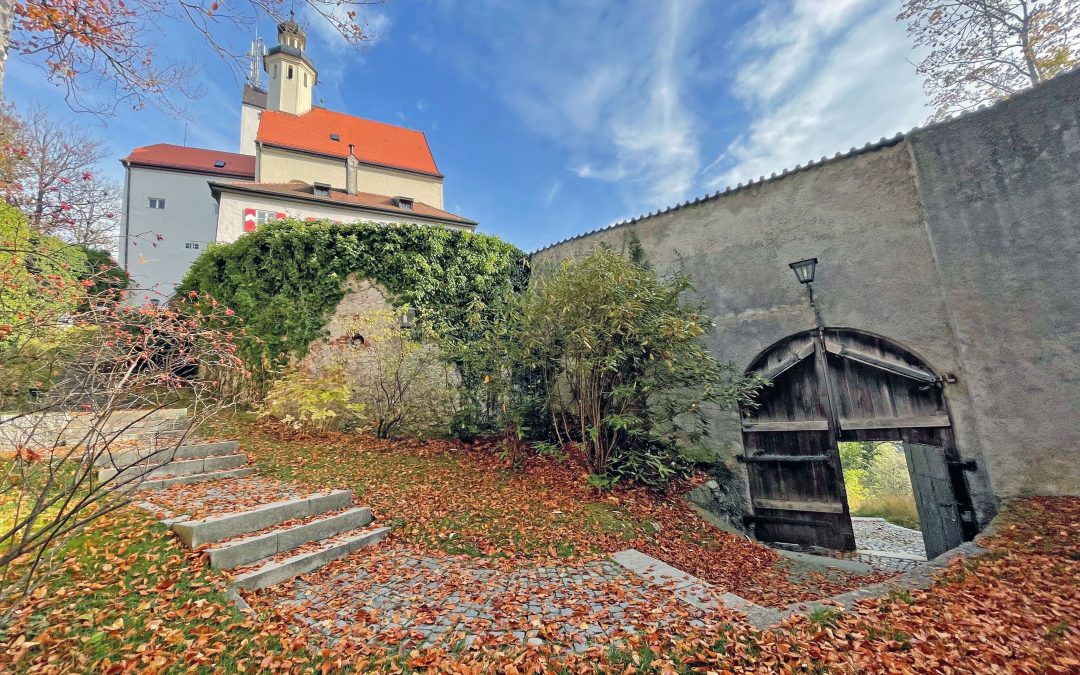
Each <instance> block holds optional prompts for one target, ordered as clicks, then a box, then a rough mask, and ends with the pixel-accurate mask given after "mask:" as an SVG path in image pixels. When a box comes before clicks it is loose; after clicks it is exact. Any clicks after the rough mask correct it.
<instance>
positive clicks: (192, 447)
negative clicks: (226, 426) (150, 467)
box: [96, 441, 242, 468]
mask: <svg viewBox="0 0 1080 675" xmlns="http://www.w3.org/2000/svg"><path fill="white" fill-rule="evenodd" d="M236 454H242V453H240V443H239V442H237V441H213V442H207V441H199V442H196V443H185V444H183V445H178V446H168V447H163V448H139V449H135V450H124V451H119V452H116V453H113V454H102V456H100V457H98V458H97V461H96V464H97V465H98V466H101V467H111V468H116V467H117V466H120V467H124V466H128V465H132V464H145V463H151V464H152V463H154V462H162V461H164V460H170V461H182V460H188V459H206V458H208V457H222V456H227V455H236Z"/></svg>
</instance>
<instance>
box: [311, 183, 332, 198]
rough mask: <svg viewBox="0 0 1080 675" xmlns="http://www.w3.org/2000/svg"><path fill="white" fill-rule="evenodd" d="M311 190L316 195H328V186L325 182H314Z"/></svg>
mask: <svg viewBox="0 0 1080 675" xmlns="http://www.w3.org/2000/svg"><path fill="white" fill-rule="evenodd" d="M311 192H312V194H314V195H315V196H316V197H329V196H330V186H329V185H327V184H326V183H315V186H314V187H313V188H312V189H311Z"/></svg>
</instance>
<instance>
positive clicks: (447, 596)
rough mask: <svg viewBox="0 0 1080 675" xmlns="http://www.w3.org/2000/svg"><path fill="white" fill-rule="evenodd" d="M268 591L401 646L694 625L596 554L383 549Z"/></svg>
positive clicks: (333, 631)
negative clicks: (533, 561) (522, 562)
mask: <svg viewBox="0 0 1080 675" xmlns="http://www.w3.org/2000/svg"><path fill="white" fill-rule="evenodd" d="M276 592H277V593H278V594H279V597H283V599H284V600H285V604H286V605H288V606H291V607H292V608H294V610H295V613H296V615H297V617H298V618H299V619H300V620H301V621H304V622H306V623H308V624H309V625H311V626H313V627H315V628H316V629H318V630H321V631H322V632H323V633H324V634H326V635H328V636H329V637H331V638H333V639H339V638H344V637H349V638H351V639H360V640H366V641H368V642H378V643H382V644H384V645H401V646H403V647H408V646H412V645H430V644H435V643H443V644H446V645H456V644H459V643H460V642H462V641H463V642H465V643H466V644H471V643H472V642H473V641H475V640H481V641H483V642H484V643H490V644H497V643H508V642H522V641H529V642H531V643H533V644H539V643H540V642H541V641H542V642H555V643H558V644H561V645H563V646H566V647H569V648H573V649H576V650H578V651H581V650H584V649H586V648H587V647H588V646H590V645H591V644H607V643H610V642H612V641H615V640H618V639H620V638H623V637H627V636H629V635H633V634H635V633H637V632H638V631H639V630H641V629H642V628H643V627H648V626H669V627H670V626H672V625H674V624H676V623H681V624H683V625H691V626H692V625H697V626H700V625H703V624H702V623H701V621H700V617H701V613H700V612H699V611H698V610H696V609H694V608H692V607H690V606H688V605H686V604H684V603H681V602H679V601H678V600H676V599H675V597H674V596H673V595H672V593H671V592H670V591H669V590H667V589H666V588H657V587H649V586H648V585H647V584H646V583H645V582H644V581H643V580H641V579H640V578H638V577H636V576H634V575H632V574H631V573H629V572H627V571H625V570H624V569H622V568H621V567H620V566H619V565H618V564H616V563H615V562H613V561H611V560H606V559H604V560H594V561H591V562H585V563H581V564H576V565H567V566H565V567H535V568H526V569H517V570H501V569H492V568H487V567H482V566H478V564H477V562H476V560H475V559H471V558H468V557H464V556H445V557H440V558H436V557H431V556H428V555H422V554H418V553H415V552H413V551H410V550H408V549H402V548H389V549H385V550H380V551H378V552H374V553H372V554H371V555H367V556H354V557H353V558H352V559H350V560H349V561H342V564H334V565H331V566H329V567H327V568H326V569H324V570H322V571H320V572H318V573H316V574H313V575H309V576H307V577H304V578H302V579H295V580H293V581H292V582H291V583H288V584H283V585H282V586H281V587H279V589H278V590H277V591H276ZM732 620H735V616H734V614H733V615H732Z"/></svg>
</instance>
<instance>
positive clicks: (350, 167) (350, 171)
mask: <svg viewBox="0 0 1080 675" xmlns="http://www.w3.org/2000/svg"><path fill="white" fill-rule="evenodd" d="M355 147H356V146H354V145H353V144H352V143H349V156H348V158H347V159H346V160H345V192H348V193H349V194H351V195H355V194H356V178H357V176H356V174H357V169H359V168H360V160H358V159H357V158H356V154H355V153H354V152H353V148H355Z"/></svg>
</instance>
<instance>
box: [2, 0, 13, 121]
mask: <svg viewBox="0 0 1080 675" xmlns="http://www.w3.org/2000/svg"><path fill="white" fill-rule="evenodd" d="M14 25H15V9H14V2H13V0H0V103H3V102H4V73H6V72H7V58H8V44H9V43H10V42H11V30H12V28H13V27H14Z"/></svg>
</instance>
